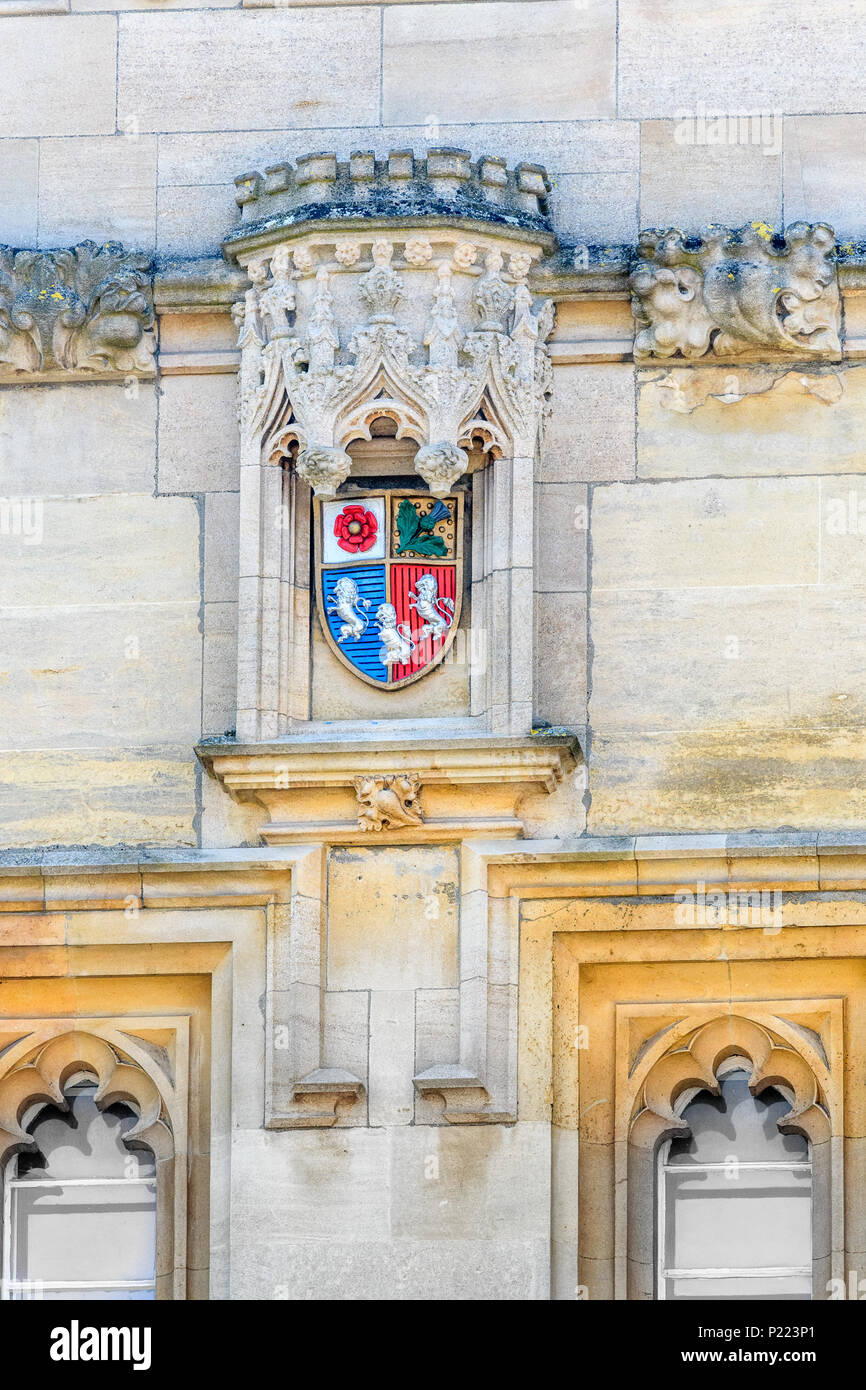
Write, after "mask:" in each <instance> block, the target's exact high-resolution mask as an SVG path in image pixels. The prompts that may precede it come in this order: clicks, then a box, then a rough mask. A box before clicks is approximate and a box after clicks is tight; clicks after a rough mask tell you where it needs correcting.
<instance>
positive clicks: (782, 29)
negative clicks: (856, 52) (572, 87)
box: [618, 0, 866, 118]
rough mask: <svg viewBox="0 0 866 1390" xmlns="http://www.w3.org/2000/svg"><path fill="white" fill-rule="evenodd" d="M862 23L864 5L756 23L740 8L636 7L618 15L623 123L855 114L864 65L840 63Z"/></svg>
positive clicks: (802, 4)
mask: <svg viewBox="0 0 866 1390" xmlns="http://www.w3.org/2000/svg"><path fill="white" fill-rule="evenodd" d="M864 18H866V6H864V4H863V0H853V3H852V4H851V5H846V6H844V7H842V8H833V9H828V8H826V7H825V8H823V9H817V8H816V7H815V6H813V5H812V4H811V3H810V0H790V3H786V4H767V5H764V6H762V7H761V9H760V11H759V12H757V13H756V14H754V15H750V17H749V22H748V23H743V14H742V11H741V10H739V9H738V8H735V7H725V6H718V5H700V6H694V5H692V6H686V5H684V4H683V2H682V0H635V3H633V4H630V5H627V6H625V7H623V8H622V9H621V10H620V15H619V30H618V36H619V44H618V57H619V115H620V116H621V117H626V118H629V117H646V118H652V117H672V118H679V117H680V116H681V114H682V113H683V112H684V111H688V110H694V111H699V110H706V108H707V106H710V107H711V108H712V110H713V111H724V112H733V113H735V114H740V113H742V114H749V113H750V112H751V111H754V110H755V109H756V108H757V109H758V110H759V111H765V112H776V111H778V112H782V111H787V112H797V111H852V110H854V111H856V110H857V109H858V107H859V106H860V94H859V89H858V88H859V81H858V77H859V75H858V71H857V65H856V63H846V62H844V61H842V60H841V55H843V54H845V53H847V52H848V51H850V43H851V33H852V25H853V26H856V25H857V24H858V23H859V22H862V20H863V19H864ZM781 55H784V61H783V62H782V61H780V57H781Z"/></svg>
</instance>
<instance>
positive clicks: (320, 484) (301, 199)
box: [224, 150, 556, 771]
mask: <svg viewBox="0 0 866 1390" xmlns="http://www.w3.org/2000/svg"><path fill="white" fill-rule="evenodd" d="M236 183H237V186H238V201H239V203H240V204H241V206H242V208H243V221H242V223H241V224H240V226H239V227H238V228H237V229H236V230H235V231H234V232H233V233H232V234H231V235H230V236H229V237H228V238H227V240H226V242H225V243H224V251H225V254H226V256H227V257H228V258H229V259H233V260H236V261H237V262H238V263H239V264H240V265H241V266H242V267H244V268H245V269H246V270H247V272H248V274H249V277H250V281H251V286H250V288H249V289H248V290H247V291H246V294H245V297H244V300H243V302H242V303H238V304H236V305H235V308H234V317H235V321H236V323H237V327H238V335H239V336H238V342H239V347H240V350H241V367H240V384H239V419H240V427H241V470H240V478H241V482H240V490H241V538H240V592H239V657H238V713H237V737H238V740H239V741H241V742H244V743H253V742H260V741H264V740H269V739H274V738H280V737H284V736H286V735H289V734H292V733H301V732H306V733H308V734H316V733H317V732H320V730H321V729H322V728H323V727H324V726H323V725H321V724H317V721H316V720H315V719H314V718H313V703H312V698H311V688H312V682H311V665H312V658H311V652H312V639H311V607H312V601H311V593H310V586H311V562H310V513H311V493H314V494H315V495H317V496H318V497H323V498H330V497H333V496H334V494H335V493H337V491H338V489H339V488H340V487H341V485H343V484H345V483H346V480H347V479H348V480H356V479H357V474H353V462H352V451H353V450H357V448H358V446H359V444H364V445H365V447H368V448H369V447H370V445H369V443H365V441H366V442H369V441H375V440H376V438H377V437H378V436H379V435H380V434H381V433H382V425H383V422H385V423H386V424H387V427H388V429H389V431H390V432H391V434H392V436H396V439H397V440H398V441H401V442H402V446H403V447H404V448H406V447H407V446H408V447H410V449H411V452H410V454H409V459H410V462H409V467H410V469H411V468H414V472H415V473H416V474H417V479H418V481H417V487H418V488H420V489H422V490H423V489H424V488H425V486H426V488H428V489H429V490H430V492H431V493H432V494H434V495H435V496H440V497H441V496H445V495H447V494H449V493H453V491H454V489H455V486H456V484H457V483H458V480H461V479H462V480H463V481H462V482H461V483H460V486H461V487H462V488H468V489H469V490H470V492H471V509H469V510H470V511H471V518H472V520H471V554H472V574H471V588H470V602H471V615H472V617H471V621H472V627H473V630H474V629H476V628H477V629H478V630H479V634H480V635H482V636H484V637H485V638H486V643H485V647H486V654H487V655H486V659H485V660H484V661H483V662H481V661H479V662H473V663H471V669H470V672H469V694H468V697H467V702H466V712H465V714H461V715H457V716H455V714H454V711H453V710H451V711H450V714H449V717H448V719H447V720H445V719H444V712H443V711H441V710H437V709H436V705H435V700H434V699H432V698H431V700H430V703H429V708H426V707H425V709H424V713H423V717H421V718H420V719H419V718H417V717H415V710H413V711H412V714H413V717H412V719H411V728H412V729H414V730H416V731H417V732H418V733H419V735H424V734H427V735H428V736H431V737H434V736H436V735H437V733H438V734H444V733H447V734H448V736H450V737H452V738H453V737H459V736H460V735H461V734H462V735H464V736H468V735H481V736H484V735H504V736H514V735H524V736H525V735H528V733H529V731H530V729H531V727H532V667H533V662H532V632H533V598H532V591H533V582H532V566H533V554H532V536H533V515H532V510H533V472H534V464H535V458H536V454H537V451H538V448H539V444H540V439H541V433H542V427H543V423H544V418H545V413H546V410H547V405H548V401H549V396H550V391H551V379H552V373H551V367H550V361H549V357H548V352H547V347H546V342H547V339H548V337H549V335H550V333H551V332H552V329H553V319H554V314H553V306H552V303H551V302H550V301H543V302H535V301H534V300H533V296H532V293H531V292H530V290H529V288H528V284H527V277H528V275H529V272H530V269H531V268H532V266H533V265H534V264H535V263H537V262H538V261H539V260H540V259H541V258H542V256H543V255H545V254H547V253H548V252H550V251H551V249H552V248H553V247H554V246H555V244H556V241H555V237H554V235H553V232H552V230H551V227H550V223H549V221H548V218H547V209H546V197H547V192H548V188H549V184H548V181H547V177H546V175H545V173H544V170H543V169H540V168H539V167H538V166H535V165H527V164H523V165H520V166H519V167H518V168H517V169H516V170H509V169H508V168H507V167H506V164H505V161H504V160H502V159H497V158H492V157H485V158H482V159H479V160H477V161H475V162H473V161H472V160H471V158H470V156H469V155H468V154H467V153H466V152H465V151H462V150H434V151H431V152H430V153H429V154H428V155H427V156H426V157H425V158H423V159H416V158H414V156H413V155H412V153H411V151H408V152H407V151H395V152H393V153H392V154H391V155H390V156H389V157H388V158H387V159H385V160H378V159H375V158H374V157H373V155H372V154H370V155H368V154H355V155H353V156H352V157H351V159H350V160H349V161H348V162H347V163H346V164H343V163H339V162H338V161H337V159H336V156H335V155H333V154H327V153H326V154H316V155H308V156H305V157H304V158H302V159H299V160H298V161H297V164H296V166H295V167H294V168H292V167H291V166H290V165H288V164H283V165H279V166H275V167H274V168H272V169H269V170H267V171H266V172H265V174H263V175H261V174H257V173H255V174H245V175H243V176H241V177H240V178H239V179H237V180H236ZM425 679H426V678H425ZM369 700H375V701H379V702H380V705H379V704H377V705H376V709H375V711H374V712H373V713H372V714H371V712H370V707H369V701H368V705H367V707H365V711H364V713H365V717H366V718H371V717H372V718H376V719H380V718H381V719H383V720H389V721H390V720H393V719H394V717H395V704H394V703H393V693H392V692H388V691H384V690H383V691H382V692H381V694H379V693H378V692H377V693H376V694H375V696H369ZM389 700H391V701H392V702H391V703H390V704H389ZM397 722H399V721H397ZM403 722H404V724H408V723H409V721H408V720H407V719H406V718H405V715H404V721H403ZM351 723H352V721H350V720H345V721H340V720H335V721H333V722H332V723H329V724H328V726H327V727H328V732H329V734H330V735H331V736H332V737H333V736H336V735H340V734H341V733H342V734H343V735H345V736H347V737H348V736H350V735H351V732H352V729H351ZM341 724H342V727H341ZM446 725H447V727H446ZM359 727H360V726H359ZM395 770H396V769H391V771H395Z"/></svg>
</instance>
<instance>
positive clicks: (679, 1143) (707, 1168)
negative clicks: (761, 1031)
mask: <svg viewBox="0 0 866 1390" xmlns="http://www.w3.org/2000/svg"><path fill="white" fill-rule="evenodd" d="M752 1071H753V1068H752V1064H751V1063H750V1062H749V1061H748V1060H747V1059H745V1058H743V1057H739V1058H730V1059H728V1061H727V1062H725V1063H723V1064H722V1066H720V1067H719V1069H718V1072H717V1078H718V1083H719V1093H718V1094H717V1095H712V1094H711V1093H710V1092H709V1091H708V1090H699V1091H697V1092H695V1090H694V1089H693V1090H692V1091H691V1094H689V1093H687V1094H686V1095H684V1096H683V1097H682V1098H681V1101H682V1102H683V1105H682V1108H681V1109H680V1107H679V1106H678V1107H677V1108H678V1109H679V1110H680V1116H681V1120H682V1123H683V1125H686V1126H688V1130H687V1132H686V1133H684V1134H683V1133H681V1134H679V1135H676V1136H674V1137H672V1138H669V1139H666V1140H665V1141H663V1142H662V1143H661V1144H660V1145H659V1148H658V1155H657V1164H658V1167H657V1236H656V1246H657V1282H656V1296H657V1298H659V1299H669V1300H670V1299H673V1300H677V1301H685V1300H690V1299H714V1300H734V1299H749V1300H756V1299H777V1300H780V1299H781V1300H799V1299H809V1298H810V1297H811V1295H812V1161H811V1152H810V1144H809V1141H808V1139H806V1137H805V1136H804V1135H803V1134H800V1133H790V1132H788V1133H784V1132H782V1131H781V1130H780V1129H779V1122H780V1121H784V1119H785V1116H786V1115H788V1114H789V1113H790V1111H791V1108H792V1101H793V1095H792V1094H789V1095H786V1094H785V1093H784V1091H783V1089H782V1088H781V1086H780V1087H779V1088H777V1087H775V1086H768V1087H765V1088H764V1089H763V1090H762V1091H761V1093H760V1095H753V1094H752V1092H751V1090H750V1088H749V1080H750V1077H751V1074H752Z"/></svg>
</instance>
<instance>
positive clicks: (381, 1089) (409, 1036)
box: [343, 989, 415, 1127]
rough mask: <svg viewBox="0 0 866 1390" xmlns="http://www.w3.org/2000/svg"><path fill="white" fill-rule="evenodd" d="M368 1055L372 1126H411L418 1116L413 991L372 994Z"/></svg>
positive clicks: (384, 991) (377, 990)
mask: <svg viewBox="0 0 866 1390" xmlns="http://www.w3.org/2000/svg"><path fill="white" fill-rule="evenodd" d="M369 1056H370V1075H369V1081H368V1089H369V1097H368V1102H369V1117H370V1118H369V1123H370V1124H371V1125H374V1126H376V1125H382V1126H387V1127H396V1126H401V1125H410V1124H411V1123H412V1119H413V1117H414V1114H415V1087H414V1086H413V1084H412V1077H413V1075H414V1070H413V1069H414V1065H415V991H414V990H411V989H374V990H373V991H372V992H371V994H370V1037H369ZM343 1065H345V1063H343Z"/></svg>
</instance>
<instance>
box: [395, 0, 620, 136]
mask: <svg viewBox="0 0 866 1390" xmlns="http://www.w3.org/2000/svg"><path fill="white" fill-rule="evenodd" d="M384 25H385V27H384V54H383V117H382V118H383V120H384V121H385V122H386V123H394V124H397V123H401V122H405V123H406V124H413V125H423V124H424V123H425V122H429V121H438V122H439V123H445V122H457V121H461V122H466V121H487V122H490V121H495V120H497V118H499V119H501V120H503V121H545V120H553V121H562V120H575V119H580V118H582V117H583V118H598V117H605V116H614V115H615V114H616V90H615V86H616V55H615V34H616V8H615V5H614V4H613V0H587V3H585V4H580V5H573V4H571V3H569V0H545V3H539V0H534V3H525V2H524V3H519V4H511V3H508V4H503V3H481V4H475V5H472V6H471V7H466V8H465V9H461V11H460V22H459V25H455V12H454V10H452V8H451V6H450V5H429V6H427V7H425V9H424V12H423V21H422V20H421V19H420V18H419V11H418V8H417V6H415V5H395V6H393V7H389V8H388V9H386V10H385V12H384ZM529 54H531V61H527V56H528V55H529ZM541 72H543V73H544V80H543V82H540V81H539V73H541ZM506 75H507V76H506Z"/></svg>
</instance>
